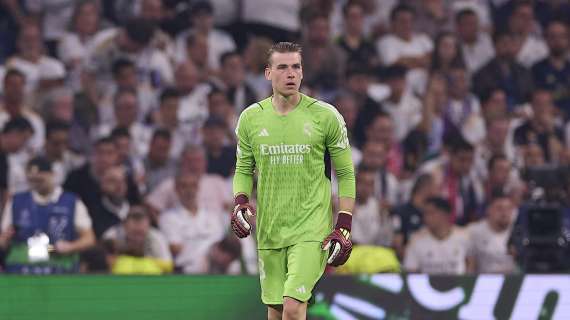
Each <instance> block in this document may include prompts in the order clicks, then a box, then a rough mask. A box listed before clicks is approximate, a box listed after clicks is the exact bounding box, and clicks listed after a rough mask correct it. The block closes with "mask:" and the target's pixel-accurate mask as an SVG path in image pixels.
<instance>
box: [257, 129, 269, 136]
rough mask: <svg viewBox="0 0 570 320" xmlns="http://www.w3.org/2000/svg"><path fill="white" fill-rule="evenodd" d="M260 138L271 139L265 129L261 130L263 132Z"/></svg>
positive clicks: (260, 133)
mask: <svg viewBox="0 0 570 320" xmlns="http://www.w3.org/2000/svg"><path fill="white" fill-rule="evenodd" d="M259 136H260V137H269V132H267V129H265V128H263V129H261V131H260V132H259Z"/></svg>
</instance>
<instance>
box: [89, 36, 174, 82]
mask: <svg viewBox="0 0 570 320" xmlns="http://www.w3.org/2000/svg"><path fill="white" fill-rule="evenodd" d="M118 33H119V29H118V28H114V29H111V30H103V31H100V32H99V33H97V34H96V35H95V38H94V39H93V41H92V42H91V45H90V46H89V47H88V48H87V53H88V55H87V56H86V59H85V61H84V68H85V69H86V70H88V71H90V72H94V73H95V76H96V78H97V81H98V85H99V87H100V88H101V90H102V91H103V92H104V91H106V90H108V89H109V84H110V83H112V82H111V77H112V73H111V67H112V65H113V62H114V61H115V60H116V59H118V58H128V59H130V60H131V61H133V62H134V63H135V65H136V67H137V72H138V74H139V76H140V78H141V79H143V83H151V82H152V81H153V80H152V78H153V77H154V76H153V73H154V72H156V73H157V75H159V76H160V79H161V81H162V83H160V84H159V85H161V86H164V85H165V84H169V83H172V81H173V80H174V71H173V69H172V64H171V63H170V60H169V59H168V57H167V56H166V55H165V54H164V53H163V52H161V51H160V50H158V49H156V48H153V47H151V46H148V47H147V48H145V49H143V50H142V51H140V52H139V53H137V54H130V53H127V52H123V51H121V50H120V48H119V47H118V46H117V43H116V41H115V40H116V37H117V36H118Z"/></svg>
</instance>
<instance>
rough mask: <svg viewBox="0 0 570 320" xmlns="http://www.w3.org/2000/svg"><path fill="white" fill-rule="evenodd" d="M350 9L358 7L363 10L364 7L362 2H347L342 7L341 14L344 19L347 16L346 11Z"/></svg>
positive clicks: (349, 0) (355, 0) (353, 0)
mask: <svg viewBox="0 0 570 320" xmlns="http://www.w3.org/2000/svg"><path fill="white" fill-rule="evenodd" d="M350 7H360V8H361V9H362V10H364V6H363V5H362V2H360V1H359V0H348V1H347V2H346V3H345V4H344V6H342V14H343V16H345V17H346V15H347V14H348V10H349V9H350Z"/></svg>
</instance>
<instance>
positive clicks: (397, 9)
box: [390, 4, 416, 21]
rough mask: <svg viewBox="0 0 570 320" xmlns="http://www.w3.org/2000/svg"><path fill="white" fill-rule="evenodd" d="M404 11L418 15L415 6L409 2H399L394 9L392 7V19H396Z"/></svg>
mask: <svg viewBox="0 0 570 320" xmlns="http://www.w3.org/2000/svg"><path fill="white" fill-rule="evenodd" d="M402 12H408V13H411V14H412V15H416V11H415V10H414V8H413V7H411V6H409V5H407V4H399V5H397V6H395V7H394V9H392V11H390V21H394V19H396V16H397V15H398V14H400V13H402Z"/></svg>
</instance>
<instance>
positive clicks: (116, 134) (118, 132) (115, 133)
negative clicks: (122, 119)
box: [110, 127, 131, 141]
mask: <svg viewBox="0 0 570 320" xmlns="http://www.w3.org/2000/svg"><path fill="white" fill-rule="evenodd" d="M110 137H111V139H113V141H114V140H116V139H118V138H129V139H130V138H131V134H130V133H129V129H127V128H125V127H116V128H114V129H113V130H112V131H111V135H110Z"/></svg>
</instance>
